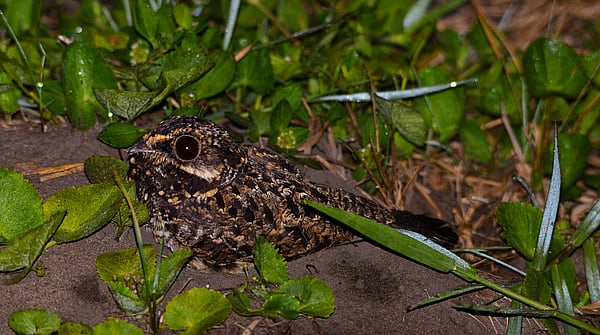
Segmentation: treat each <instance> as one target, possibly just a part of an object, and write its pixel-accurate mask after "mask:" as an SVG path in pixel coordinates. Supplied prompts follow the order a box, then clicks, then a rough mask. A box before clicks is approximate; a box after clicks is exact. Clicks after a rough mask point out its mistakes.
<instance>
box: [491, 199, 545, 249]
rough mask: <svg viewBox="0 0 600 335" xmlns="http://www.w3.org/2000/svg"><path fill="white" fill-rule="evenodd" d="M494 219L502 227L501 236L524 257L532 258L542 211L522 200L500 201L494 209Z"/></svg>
mask: <svg viewBox="0 0 600 335" xmlns="http://www.w3.org/2000/svg"><path fill="white" fill-rule="evenodd" d="M496 220H497V222H498V225H500V227H502V233H500V235H501V236H502V238H504V239H505V240H506V242H507V243H508V244H510V245H511V246H512V247H513V248H515V250H517V252H518V253H519V254H521V255H522V256H523V257H524V258H525V259H527V260H528V261H531V260H533V254H534V251H535V246H536V242H537V238H538V234H539V232H540V224H541V223H542V211H541V210H540V209H539V208H537V207H535V206H532V205H530V204H527V203H523V202H514V203H501V204H500V205H498V208H497V209H496Z"/></svg>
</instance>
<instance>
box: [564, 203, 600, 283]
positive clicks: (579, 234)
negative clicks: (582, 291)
mask: <svg viewBox="0 0 600 335" xmlns="http://www.w3.org/2000/svg"><path fill="white" fill-rule="evenodd" d="M598 227H600V200H598V199H596V201H595V202H594V206H592V208H591V209H590V211H589V212H588V214H587V215H586V216H585V218H584V219H583V221H582V222H581V224H579V226H578V227H577V229H575V231H574V232H573V235H572V236H571V243H572V244H573V245H574V246H575V247H576V248H578V247H579V246H581V245H582V244H583V243H584V242H585V241H587V240H588V239H589V237H590V236H591V235H592V234H593V233H594V232H595V231H596V230H597V229H598ZM599 284H600V283H599Z"/></svg>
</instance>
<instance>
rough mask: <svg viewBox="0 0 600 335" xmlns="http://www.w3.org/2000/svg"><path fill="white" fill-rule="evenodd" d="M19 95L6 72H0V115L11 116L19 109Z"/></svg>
mask: <svg viewBox="0 0 600 335" xmlns="http://www.w3.org/2000/svg"><path fill="white" fill-rule="evenodd" d="M20 95H21V93H20V92H19V90H18V89H17V88H16V87H15V86H14V85H13V83H12V79H11V78H10V76H9V75H8V73H6V72H0V113H5V114H11V113H14V112H16V111H17V109H18V108H19V96H20Z"/></svg>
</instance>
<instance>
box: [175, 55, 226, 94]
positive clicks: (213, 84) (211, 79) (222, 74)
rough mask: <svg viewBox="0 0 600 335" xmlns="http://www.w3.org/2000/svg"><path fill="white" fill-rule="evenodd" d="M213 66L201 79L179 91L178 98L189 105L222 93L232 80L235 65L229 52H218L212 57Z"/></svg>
mask: <svg viewBox="0 0 600 335" xmlns="http://www.w3.org/2000/svg"><path fill="white" fill-rule="evenodd" d="M212 59H213V61H214V63H215V65H214V67H213V68H211V69H210V70H209V71H208V72H207V73H206V74H205V75H204V76H202V78H200V79H199V80H197V81H195V82H193V83H192V84H190V85H188V86H186V87H184V88H182V89H181V93H180V97H181V99H182V100H185V101H186V105H191V104H193V103H195V102H196V101H198V100H201V99H205V98H210V97H212V96H214V95H217V94H219V93H221V92H223V91H224V90H225V89H226V88H227V86H229V84H230V83H231V81H232V80H233V77H234V75H235V69H236V64H235V61H234V59H233V55H232V54H231V53H229V52H219V53H217V54H216V55H215V56H214V57H212Z"/></svg>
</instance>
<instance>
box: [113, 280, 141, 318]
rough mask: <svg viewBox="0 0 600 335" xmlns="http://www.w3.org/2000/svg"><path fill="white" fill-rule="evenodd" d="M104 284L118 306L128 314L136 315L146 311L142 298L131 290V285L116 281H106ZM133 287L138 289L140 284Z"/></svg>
mask: <svg viewBox="0 0 600 335" xmlns="http://www.w3.org/2000/svg"><path fill="white" fill-rule="evenodd" d="M106 285H107V286H108V289H109V290H110V293H111V294H112V296H113V298H114V299H115V301H116V302H117V304H118V305H119V308H121V309H122V310H123V311H124V312H125V313H127V314H129V315H137V314H142V313H145V312H147V311H148V306H147V305H146V303H145V302H144V300H142V299H141V298H140V297H139V296H138V294H136V293H134V292H133V291H132V287H131V286H128V285H126V284H124V283H123V282H118V281H112V282H107V283H106ZM135 288H136V289H140V288H141V285H139V286H136V287H135ZM138 293H139V292H138Z"/></svg>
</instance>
